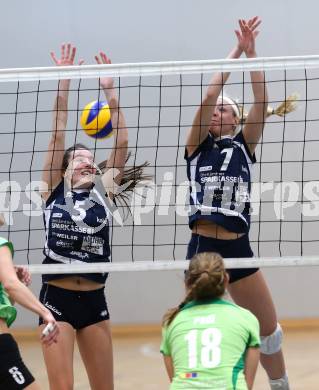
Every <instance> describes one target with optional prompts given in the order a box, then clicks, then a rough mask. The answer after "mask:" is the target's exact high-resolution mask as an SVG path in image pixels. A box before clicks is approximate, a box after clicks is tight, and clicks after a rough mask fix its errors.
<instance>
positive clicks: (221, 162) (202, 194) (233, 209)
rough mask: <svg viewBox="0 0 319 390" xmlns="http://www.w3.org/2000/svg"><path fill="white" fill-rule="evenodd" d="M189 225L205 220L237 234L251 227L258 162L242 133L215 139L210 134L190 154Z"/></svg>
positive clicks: (188, 172) (188, 161) (188, 174)
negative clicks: (253, 172)
mask: <svg viewBox="0 0 319 390" xmlns="http://www.w3.org/2000/svg"><path fill="white" fill-rule="evenodd" d="M185 159H186V161H187V176H188V180H189V182H190V205H191V212H190V216H189V226H190V228H192V227H193V225H194V222H195V221H197V220H199V219H206V220H209V221H212V222H214V223H216V224H218V225H221V226H223V227H224V228H226V229H227V230H229V231H232V232H235V233H245V232H248V231H249V228H250V192H251V167H252V164H253V163H254V162H256V159H255V155H253V156H252V155H251V153H250V151H249V149H248V146H247V144H246V142H245V140H244V136H243V134H242V132H240V133H238V134H237V135H236V136H235V137H234V138H228V137H226V138H222V139H221V140H214V138H213V137H212V136H211V135H210V134H209V135H208V136H207V138H206V139H205V140H204V141H203V142H202V144H201V145H199V147H198V148H197V149H196V150H195V152H194V153H193V154H192V155H191V156H190V157H188V155H187V152H186V153H185Z"/></svg>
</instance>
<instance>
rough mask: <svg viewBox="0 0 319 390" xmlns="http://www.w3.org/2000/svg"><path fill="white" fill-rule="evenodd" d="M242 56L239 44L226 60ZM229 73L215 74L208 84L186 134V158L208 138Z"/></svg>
mask: <svg viewBox="0 0 319 390" xmlns="http://www.w3.org/2000/svg"><path fill="white" fill-rule="evenodd" d="M241 54H242V48H241V47H240V45H239V44H237V45H236V47H234V49H233V50H232V51H231V52H230V53H229V55H228V56H227V58H233V59H235V58H239V57H240V56H241ZM229 75H230V73H229V72H224V73H216V74H214V75H213V77H212V79H211V80H210V82H209V86H208V88H207V91H206V95H205V97H204V99H203V101H202V103H201V105H200V107H199V108H198V109H197V112H196V115H195V118H194V121H193V124H192V127H191V128H190V130H189V132H188V134H187V140H186V149H187V154H188V156H191V155H192V154H193V153H194V151H195V150H196V149H197V147H198V146H199V145H200V144H201V143H202V142H203V141H204V140H205V138H206V137H207V136H208V133H209V128H210V123H211V119H212V116H213V113H214V110H215V106H216V103H217V99H218V96H219V95H220V92H221V90H222V88H223V86H224V85H225V83H226V82H227V80H228V78H229Z"/></svg>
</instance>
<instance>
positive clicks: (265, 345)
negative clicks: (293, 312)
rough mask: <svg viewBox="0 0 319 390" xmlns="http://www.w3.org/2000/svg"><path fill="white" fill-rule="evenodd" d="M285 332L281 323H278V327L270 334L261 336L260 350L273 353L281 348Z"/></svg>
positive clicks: (269, 353) (264, 352) (267, 353)
mask: <svg viewBox="0 0 319 390" xmlns="http://www.w3.org/2000/svg"><path fill="white" fill-rule="evenodd" d="M282 338H283V333H282V329H281V326H280V324H278V323H277V328H276V330H275V331H274V333H272V334H271V335H269V336H262V337H261V344H260V352H261V353H263V354H265V355H272V354H274V353H276V352H278V351H280V349H281V343H282Z"/></svg>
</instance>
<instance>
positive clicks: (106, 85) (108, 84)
mask: <svg viewBox="0 0 319 390" xmlns="http://www.w3.org/2000/svg"><path fill="white" fill-rule="evenodd" d="M94 58H95V61H96V62H97V63H98V64H111V60H110V59H109V58H108V57H107V55H106V54H105V53H104V52H103V51H100V53H99V54H98V55H96V56H95V57H94ZM100 85H101V87H102V88H103V89H106V90H107V89H112V88H113V87H114V81H113V78H112V77H102V78H101V79H100Z"/></svg>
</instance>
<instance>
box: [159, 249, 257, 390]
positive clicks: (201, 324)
mask: <svg viewBox="0 0 319 390" xmlns="http://www.w3.org/2000/svg"><path fill="white" fill-rule="evenodd" d="M228 280H229V277H228V274H227V273H226V270H225V267H224V263H223V259H222V257H221V256H220V255H218V254H216V253H209V252H206V253H205V252H203V253H200V254H198V255H195V256H194V257H193V258H192V260H191V261H190V263H189V269H188V271H186V273H185V287H186V296H185V298H184V300H183V302H182V303H181V304H180V305H179V306H178V307H176V308H174V309H171V310H169V311H168V312H167V314H166V315H165V316H164V320H163V339H162V345H161V352H162V353H163V355H164V363H165V366H166V370H167V373H168V376H169V379H170V381H171V387H170V389H171V390H178V389H189V390H191V389H209V390H219V389H225V390H230V389H232V390H247V389H249V390H250V389H252V388H253V383H254V379H255V374H256V371H257V366H258V362H259V345H260V339H259V324H258V320H257V318H256V317H255V316H254V315H253V314H252V313H251V312H250V311H248V310H246V309H243V308H241V307H239V306H237V305H235V304H233V303H230V302H229V301H226V300H223V299H222V296H223V295H224V292H225V289H226V287H227V285H228Z"/></svg>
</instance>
